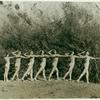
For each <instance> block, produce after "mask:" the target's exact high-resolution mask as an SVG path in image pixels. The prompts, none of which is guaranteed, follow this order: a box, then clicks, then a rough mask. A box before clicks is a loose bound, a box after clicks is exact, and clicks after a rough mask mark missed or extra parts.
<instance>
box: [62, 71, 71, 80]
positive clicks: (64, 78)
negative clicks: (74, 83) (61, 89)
mask: <svg viewBox="0 0 100 100" xmlns="http://www.w3.org/2000/svg"><path fill="white" fill-rule="evenodd" d="M69 73H70V71H68V72H67V73H66V74H65V76H64V77H63V79H64V80H65V78H66V77H67V76H68V74H69Z"/></svg>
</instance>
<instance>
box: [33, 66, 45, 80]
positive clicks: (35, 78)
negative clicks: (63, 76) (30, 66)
mask: <svg viewBox="0 0 100 100" xmlns="http://www.w3.org/2000/svg"><path fill="white" fill-rule="evenodd" d="M42 70H43V68H42V67H40V69H39V71H38V72H37V73H36V75H35V77H34V80H37V77H38V75H39V74H40V73H41V71H42Z"/></svg>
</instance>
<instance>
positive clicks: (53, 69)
mask: <svg viewBox="0 0 100 100" xmlns="http://www.w3.org/2000/svg"><path fill="white" fill-rule="evenodd" d="M54 71H55V68H53V69H52V71H51V73H50V75H49V79H48V80H50V79H51V77H52V74H53V73H54Z"/></svg>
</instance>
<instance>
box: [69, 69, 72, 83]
mask: <svg viewBox="0 0 100 100" xmlns="http://www.w3.org/2000/svg"><path fill="white" fill-rule="evenodd" d="M69 76H70V78H69V80H70V81H71V80H72V70H71V71H70V73H69Z"/></svg>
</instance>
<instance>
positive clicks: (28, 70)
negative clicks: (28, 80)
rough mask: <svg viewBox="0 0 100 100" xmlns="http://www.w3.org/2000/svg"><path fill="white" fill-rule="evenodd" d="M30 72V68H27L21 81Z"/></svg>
mask: <svg viewBox="0 0 100 100" xmlns="http://www.w3.org/2000/svg"><path fill="white" fill-rule="evenodd" d="M30 71H31V67H29V68H28V69H27V71H26V72H25V73H24V75H23V77H22V80H24V78H25V77H26V76H27V74H28V73H29V72H30Z"/></svg>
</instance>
